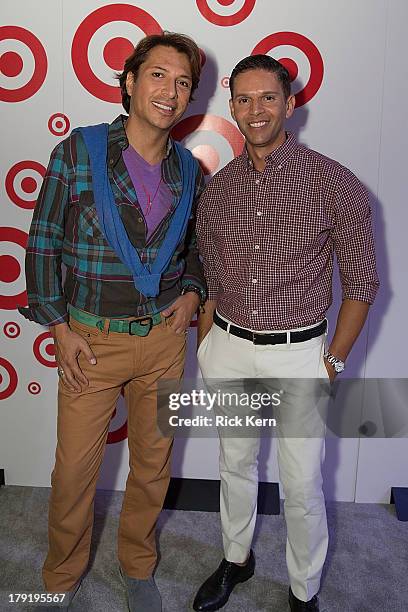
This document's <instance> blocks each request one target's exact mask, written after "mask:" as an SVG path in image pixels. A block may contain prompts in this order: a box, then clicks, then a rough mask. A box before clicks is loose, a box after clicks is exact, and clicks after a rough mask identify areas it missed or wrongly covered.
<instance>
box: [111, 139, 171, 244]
mask: <svg viewBox="0 0 408 612" xmlns="http://www.w3.org/2000/svg"><path fill="white" fill-rule="evenodd" d="M123 160H124V162H125V165H126V168H127V171H128V172H129V176H130V178H131V180H132V183H133V185H134V188H135V191H136V195H137V199H138V202H139V206H140V208H141V210H142V213H143V216H144V218H145V221H146V225H147V238H149V237H150V236H151V235H152V233H153V232H154V230H155V229H156V227H157V226H158V225H159V224H160V222H161V221H162V220H163V219H164V217H165V216H166V214H167V212H168V211H169V209H170V207H171V204H172V202H173V194H172V192H171V190H170V188H169V187H168V185H167V184H166V183H165V182H164V181H161V183H160V186H159V181H160V179H161V162H159V163H158V164H154V165H151V164H149V163H148V162H147V161H146V160H145V159H143V157H142V156H141V155H139V153H138V152H137V151H136V150H135V149H134V148H133V147H132V146H131V145H129V146H128V148H127V149H125V150H124V151H123ZM143 185H144V189H143ZM145 190H146V191H145ZM146 192H147V193H148V194H150V199H151V200H152V203H151V206H150V210H149V207H148V197H147V195H146Z"/></svg>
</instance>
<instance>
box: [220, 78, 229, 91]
mask: <svg viewBox="0 0 408 612" xmlns="http://www.w3.org/2000/svg"><path fill="white" fill-rule="evenodd" d="M221 87H224V89H228V88H229V77H227V76H225V77H223V78H222V79H221Z"/></svg>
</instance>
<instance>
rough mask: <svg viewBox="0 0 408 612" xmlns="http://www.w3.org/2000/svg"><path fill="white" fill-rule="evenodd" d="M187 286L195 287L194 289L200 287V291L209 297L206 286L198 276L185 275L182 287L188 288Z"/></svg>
mask: <svg viewBox="0 0 408 612" xmlns="http://www.w3.org/2000/svg"><path fill="white" fill-rule="evenodd" d="M187 285H194V287H198V288H199V289H200V291H202V292H203V293H205V295H207V287H206V285H205V284H204V283H203V282H202V281H201V280H200V279H198V278H197V277H196V276H188V275H184V276H183V278H182V279H181V287H182V288H184V287H187Z"/></svg>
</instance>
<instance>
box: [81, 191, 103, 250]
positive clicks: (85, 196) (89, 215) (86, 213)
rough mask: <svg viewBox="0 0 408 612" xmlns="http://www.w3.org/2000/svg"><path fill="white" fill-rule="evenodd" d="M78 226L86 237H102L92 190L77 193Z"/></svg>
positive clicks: (97, 238) (94, 238)
mask: <svg viewBox="0 0 408 612" xmlns="http://www.w3.org/2000/svg"><path fill="white" fill-rule="evenodd" d="M78 226H79V229H80V230H81V231H82V232H83V233H84V234H86V236H87V237H88V238H90V239H93V240H103V239H104V235H103V232H102V228H101V226H100V224H99V219H98V213H97V210H96V206H95V203H94V195H93V192H92V191H82V192H81V193H80V195H79V203H78Z"/></svg>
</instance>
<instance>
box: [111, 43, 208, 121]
mask: <svg viewBox="0 0 408 612" xmlns="http://www.w3.org/2000/svg"><path fill="white" fill-rule="evenodd" d="M159 45H160V46H162V47H173V48H174V49H176V51H178V52H179V53H184V54H185V55H187V57H188V59H189V62H190V67H191V76H192V86H191V93H190V100H192V99H193V93H194V91H195V90H196V89H197V87H198V83H199V82H200V73H201V53H200V49H199V48H198V47H197V45H196V43H195V42H194V40H193V39H192V38H190V37H189V36H186V35H185V34H177V33H176V32H166V31H165V32H163V33H162V34H151V35H150V36H145V38H142V40H140V41H139V42H138V43H137V45H136V47H135V50H134V51H133V53H132V55H130V56H129V57H128V58H127V60H126V61H125V65H124V68H123V72H122V73H119V74H117V75H116V78H117V79H118V80H119V85H120V89H121V92H122V105H123V108H124V109H125V111H126V112H127V113H128V112H129V108H130V96H129V94H128V93H127V91H126V77H127V75H128V72H132V73H133V74H134V76H135V79H136V78H137V73H138V70H139V68H140V66H141V64H143V62H145V61H146V60H147V57H148V55H149V52H150V51H151V50H152V49H154V47H158V46H159Z"/></svg>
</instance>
